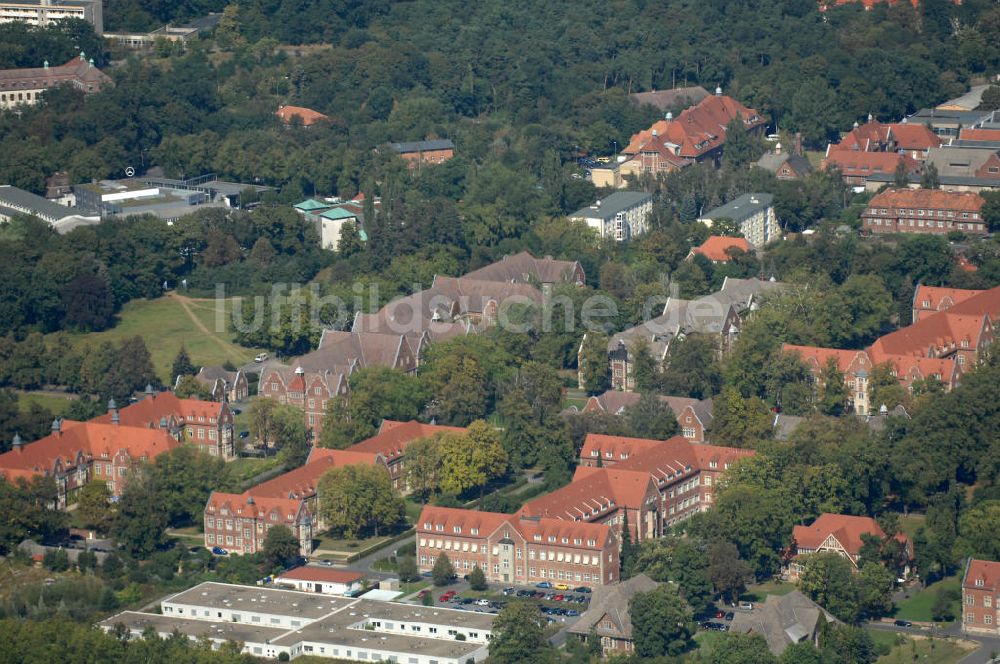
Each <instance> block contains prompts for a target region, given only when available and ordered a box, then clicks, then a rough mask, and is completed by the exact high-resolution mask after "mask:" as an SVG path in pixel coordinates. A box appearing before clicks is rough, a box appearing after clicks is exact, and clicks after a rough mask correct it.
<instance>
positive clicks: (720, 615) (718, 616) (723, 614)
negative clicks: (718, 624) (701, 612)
mask: <svg viewBox="0 0 1000 664" xmlns="http://www.w3.org/2000/svg"><path fill="white" fill-rule="evenodd" d="M714 617H715V619H716V620H721V619H722V618H725V617H726V612H725V611H716V612H715V616H714Z"/></svg>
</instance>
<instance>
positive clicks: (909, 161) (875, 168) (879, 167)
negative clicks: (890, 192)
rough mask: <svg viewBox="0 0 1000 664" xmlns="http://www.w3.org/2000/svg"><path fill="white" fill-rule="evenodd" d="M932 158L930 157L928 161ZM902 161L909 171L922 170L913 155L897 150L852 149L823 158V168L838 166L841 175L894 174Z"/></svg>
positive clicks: (833, 152) (834, 152) (839, 151)
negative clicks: (864, 150)
mask: <svg viewBox="0 0 1000 664" xmlns="http://www.w3.org/2000/svg"><path fill="white" fill-rule="evenodd" d="M929 160H930V158H929V157H928V161H929ZM900 161H902V162H903V164H905V166H906V171H907V172H908V173H916V172H917V171H919V170H920V164H919V163H917V161H916V160H915V159H913V157H911V156H909V155H907V154H899V153H897V152H854V151H851V150H835V151H832V152H830V154H829V155H827V157H826V159H824V160H823V168H825V169H826V168H830V167H831V166H836V167H837V168H838V169H840V172H841V175H845V176H849V177H867V176H869V175H875V174H876V173H886V174H889V175H891V174H893V173H894V172H895V171H896V167H897V165H898V164H899V162H900Z"/></svg>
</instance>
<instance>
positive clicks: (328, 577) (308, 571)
mask: <svg viewBox="0 0 1000 664" xmlns="http://www.w3.org/2000/svg"><path fill="white" fill-rule="evenodd" d="M363 578H365V575H364V574H363V573H361V572H354V571H351V570H349V569H332V568H330V567H295V568H292V569H290V570H286V571H284V572H281V573H280V574H279V575H278V576H277V577H275V581H277V582H279V583H280V582H281V581H283V580H286V579H287V580H290V581H321V582H322V581H326V582H327V583H340V584H344V585H349V584H351V583H354V582H355V581H360V580H361V579H363Z"/></svg>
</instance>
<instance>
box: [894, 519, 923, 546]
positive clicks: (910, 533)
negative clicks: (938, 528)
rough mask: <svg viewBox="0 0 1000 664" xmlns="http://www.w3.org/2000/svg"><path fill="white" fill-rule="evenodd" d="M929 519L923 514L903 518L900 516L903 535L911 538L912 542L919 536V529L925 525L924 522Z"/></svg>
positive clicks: (900, 527)
mask: <svg viewBox="0 0 1000 664" xmlns="http://www.w3.org/2000/svg"><path fill="white" fill-rule="evenodd" d="M926 520H927V517H926V516H924V515H923V514H908V515H906V516H903V515H902V514H900V515H899V529H900V530H902V531H903V534H904V535H906V536H907V537H909V538H910V539H911V540H912V539H913V537H914V536H915V535H916V534H917V529H918V528H920V526H922V525H924V521H926Z"/></svg>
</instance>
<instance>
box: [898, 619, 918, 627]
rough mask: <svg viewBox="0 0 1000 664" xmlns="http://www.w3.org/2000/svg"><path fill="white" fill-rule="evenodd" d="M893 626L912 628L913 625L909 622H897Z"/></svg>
mask: <svg viewBox="0 0 1000 664" xmlns="http://www.w3.org/2000/svg"><path fill="white" fill-rule="evenodd" d="M893 624H894V625H895V626H896V627H913V623H912V622H910V621H909V620H897V621H895V622H894V623H893Z"/></svg>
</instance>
